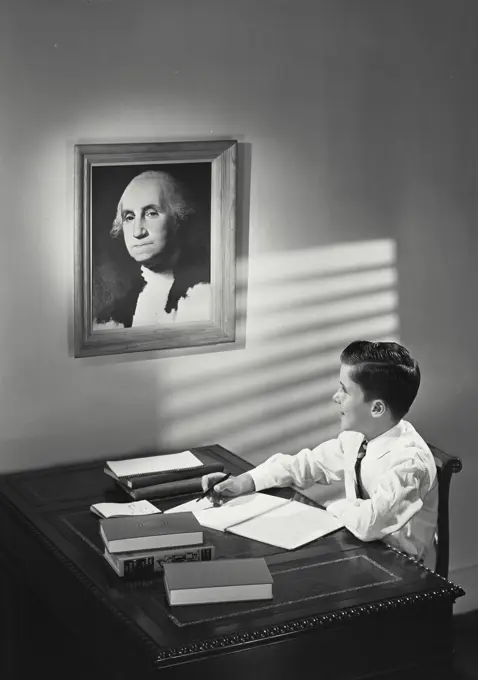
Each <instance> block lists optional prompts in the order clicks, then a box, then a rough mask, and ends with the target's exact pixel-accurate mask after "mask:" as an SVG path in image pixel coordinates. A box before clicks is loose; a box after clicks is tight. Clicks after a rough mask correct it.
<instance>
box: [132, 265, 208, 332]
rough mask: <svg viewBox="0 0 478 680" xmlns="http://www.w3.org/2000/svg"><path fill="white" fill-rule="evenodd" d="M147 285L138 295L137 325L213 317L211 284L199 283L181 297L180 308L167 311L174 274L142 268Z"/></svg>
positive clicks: (164, 323)
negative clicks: (166, 306)
mask: <svg viewBox="0 0 478 680" xmlns="http://www.w3.org/2000/svg"><path fill="white" fill-rule="evenodd" d="M141 274H142V276H143V278H144V280H145V281H146V286H145V287H144V288H143V290H142V291H141V293H140V294H139V296H138V301H137V303H136V310H135V312H134V317H133V326H151V325H153V324H154V325H155V324H159V325H170V324H173V323H175V322H180V321H209V320H210V319H211V286H210V284H208V283H198V284H196V285H195V286H194V287H193V288H190V289H189V290H188V293H187V296H186V297H185V298H180V300H179V302H178V309H177V311H175V310H173V311H171V312H170V313H169V314H168V313H167V312H165V311H164V307H165V305H166V302H167V299H168V294H169V291H170V290H171V286H172V284H173V276H172V275H170V274H160V273H156V272H152V271H151V270H150V269H148V268H147V267H141Z"/></svg>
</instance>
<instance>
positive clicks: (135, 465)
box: [104, 451, 203, 480]
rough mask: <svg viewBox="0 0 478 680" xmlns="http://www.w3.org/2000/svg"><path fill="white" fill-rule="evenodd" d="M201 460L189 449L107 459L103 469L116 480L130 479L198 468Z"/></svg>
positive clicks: (200, 465) (201, 464)
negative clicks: (138, 456)
mask: <svg viewBox="0 0 478 680" xmlns="http://www.w3.org/2000/svg"><path fill="white" fill-rule="evenodd" d="M202 466H203V463H202V461H200V460H199V458H198V457H197V456H195V455H194V453H192V452H191V451H181V452H180V453H167V454H161V455H159V456H145V457H142V458H130V459H127V460H108V461H106V463H105V467H104V471H105V473H106V474H107V475H109V476H110V477H113V479H116V480H118V479H119V480H123V479H131V478H133V477H141V476H144V475H151V474H156V473H158V472H172V471H176V472H177V471H178V470H185V469H190V468H196V469H198V470H200V468H201V467H202ZM198 474H199V472H198Z"/></svg>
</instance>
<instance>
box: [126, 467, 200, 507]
mask: <svg viewBox="0 0 478 680" xmlns="http://www.w3.org/2000/svg"><path fill="white" fill-rule="evenodd" d="M196 475H197V473H196ZM201 478H202V475H201V476H200V477H198V476H196V477H193V478H192V479H178V480H177V481H175V482H165V483H163V484H153V485H152V486H140V487H138V488H137V489H130V488H129V487H128V486H126V484H124V483H123V482H118V484H119V486H120V487H121V488H122V489H123V491H126V493H127V494H128V496H130V497H131V498H133V499H134V500H135V501H140V500H145V499H148V498H149V499H155V498H169V497H171V496H182V495H185V494H190V493H200V492H201V491H202V490H203V489H202V485H201Z"/></svg>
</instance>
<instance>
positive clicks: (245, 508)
mask: <svg viewBox="0 0 478 680" xmlns="http://www.w3.org/2000/svg"><path fill="white" fill-rule="evenodd" d="M288 502H289V501H288V500H286V499H285V498H279V497H277V496H269V494H265V493H260V492H258V493H251V494H247V495H245V496H238V497H237V498H231V500H229V501H226V502H225V503H224V504H223V505H220V506H218V507H214V505H213V503H212V502H211V501H210V500H208V499H207V498H203V499H201V500H199V501H196V500H194V501H189V502H187V503H183V504H182V505H180V506H177V507H176V508H171V509H170V510H166V512H187V511H190V512H192V513H193V514H194V516H195V517H196V519H197V520H198V522H199V524H201V526H203V527H207V528H209V529H217V530H218V531H225V530H226V529H227V528H228V527H230V526H232V525H233V524H237V523H238V522H243V521H244V520H246V519H250V518H251V517H255V516H256V515H260V514H262V513H264V512H268V511H269V510H271V509H272V508H277V507H278V506H280V505H284V503H288Z"/></svg>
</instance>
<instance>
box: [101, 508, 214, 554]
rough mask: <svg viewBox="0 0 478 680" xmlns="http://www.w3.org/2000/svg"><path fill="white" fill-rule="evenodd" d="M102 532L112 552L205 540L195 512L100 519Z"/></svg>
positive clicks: (164, 546) (171, 545) (152, 548)
mask: <svg viewBox="0 0 478 680" xmlns="http://www.w3.org/2000/svg"><path fill="white" fill-rule="evenodd" d="M100 534H101V537H102V539H103V541H104V544H105V546H106V548H107V549H108V551H109V552H110V553H119V552H128V551H130V550H154V549H160V548H171V547H174V546H179V545H182V546H185V545H196V544H198V543H202V542H203V531H202V527H201V525H200V524H199V522H198V520H197V519H196V518H195V517H194V515H193V514H192V512H186V513H172V514H168V515H165V514H163V513H161V514H158V515H144V516H139V517H136V516H134V517H110V518H108V519H102V520H100Z"/></svg>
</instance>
